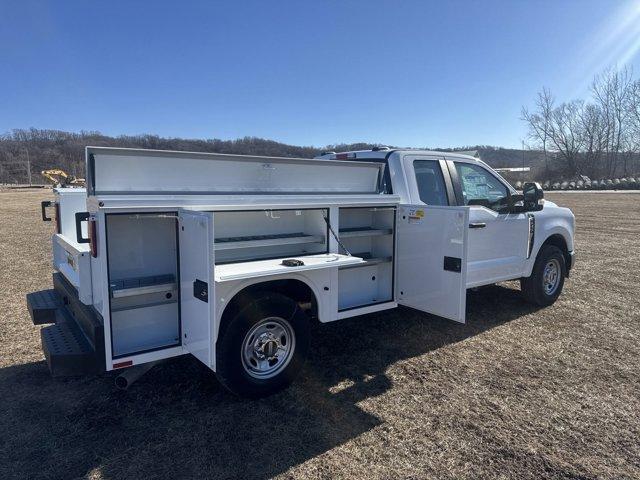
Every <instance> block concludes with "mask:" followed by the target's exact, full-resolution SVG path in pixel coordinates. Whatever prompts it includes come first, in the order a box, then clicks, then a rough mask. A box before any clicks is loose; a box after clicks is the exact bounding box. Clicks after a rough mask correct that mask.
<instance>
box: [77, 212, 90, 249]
mask: <svg viewBox="0 0 640 480" xmlns="http://www.w3.org/2000/svg"><path fill="white" fill-rule="evenodd" d="M87 220H89V212H77V213H76V240H78V243H89V242H90V240H89V237H87V238H85V237H83V236H82V222H86V221H87Z"/></svg>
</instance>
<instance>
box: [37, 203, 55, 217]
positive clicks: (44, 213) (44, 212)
mask: <svg viewBox="0 0 640 480" xmlns="http://www.w3.org/2000/svg"><path fill="white" fill-rule="evenodd" d="M49 207H53V202H52V201H51V200H43V201H42V202H40V208H42V221H43V222H50V221H51V217H47V208H49Z"/></svg>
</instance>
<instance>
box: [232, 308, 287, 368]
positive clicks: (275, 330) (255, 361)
mask: <svg viewBox="0 0 640 480" xmlns="http://www.w3.org/2000/svg"><path fill="white" fill-rule="evenodd" d="M295 347H296V337H295V334H294V333H293V328H291V324H290V323H289V322H288V321H286V320H285V319H284V318H280V317H268V318H264V319H262V320H261V321H259V322H258V323H257V324H255V325H254V326H253V328H251V330H249V332H247V334H246V335H245V337H244V341H243V342H242V352H241V357H242V366H243V367H244V369H245V371H246V372H247V373H248V374H249V375H250V376H252V377H254V378H261V379H264V378H271V377H274V376H275V375H277V374H278V373H280V372H281V371H282V370H283V369H284V368H286V366H287V365H288V364H289V362H290V361H291V357H292V356H293V352H294V350H295Z"/></svg>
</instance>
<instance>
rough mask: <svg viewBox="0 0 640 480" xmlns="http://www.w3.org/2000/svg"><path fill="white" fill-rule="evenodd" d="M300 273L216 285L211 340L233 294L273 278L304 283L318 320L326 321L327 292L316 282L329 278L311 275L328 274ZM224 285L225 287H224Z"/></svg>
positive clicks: (316, 271) (215, 335) (323, 271)
mask: <svg viewBox="0 0 640 480" xmlns="http://www.w3.org/2000/svg"><path fill="white" fill-rule="evenodd" d="M305 273H306V275H305V274H302V273H290V274H286V275H273V276H268V277H257V278H248V279H245V280H242V281H238V282H226V283H225V284H222V286H221V285H216V293H215V296H216V305H217V308H216V323H215V331H214V335H213V341H214V342H217V340H218V331H219V329H220V322H221V320H222V315H223V314H224V311H225V310H226V308H227V306H228V305H229V304H230V303H231V301H232V300H233V299H234V298H235V296H236V295H237V294H238V293H240V292H241V291H243V290H244V289H245V288H247V287H250V286H252V285H258V284H261V283H269V282H272V281H274V280H297V281H299V282H302V283H304V284H305V285H306V286H307V287H309V288H310V289H311V291H312V292H313V295H314V296H315V297H316V304H317V305H318V318H319V320H320V321H327V317H328V313H327V308H328V305H327V301H323V298H324V297H326V295H323V294H326V293H327V292H325V291H323V288H321V287H319V286H318V282H320V283H324V282H323V280H325V281H329V280H330V279H328V278H327V279H324V278H311V277H320V276H321V275H319V274H322V273H326V274H327V275H326V276H328V272H325V270H309V271H307V272H305ZM225 287H226V288H225Z"/></svg>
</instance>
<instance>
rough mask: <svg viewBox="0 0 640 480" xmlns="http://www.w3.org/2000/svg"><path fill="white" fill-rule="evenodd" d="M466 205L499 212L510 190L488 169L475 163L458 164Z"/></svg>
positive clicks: (457, 168)
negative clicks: (482, 206) (480, 206)
mask: <svg viewBox="0 0 640 480" xmlns="http://www.w3.org/2000/svg"><path fill="white" fill-rule="evenodd" d="M456 170H457V171H458V178H459V179H460V184H461V187H462V196H463V197H464V204H465V205H484V206H485V207H488V208H492V209H493V210H498V209H499V207H500V205H503V204H504V199H506V198H507V197H508V196H509V189H508V188H507V187H506V186H505V185H504V184H503V183H502V182H501V181H500V180H498V179H497V178H496V177H494V176H493V175H492V174H491V173H490V172H489V171H488V170H487V169H485V168H483V167H481V166H480V165H476V164H473V163H460V162H456Z"/></svg>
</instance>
